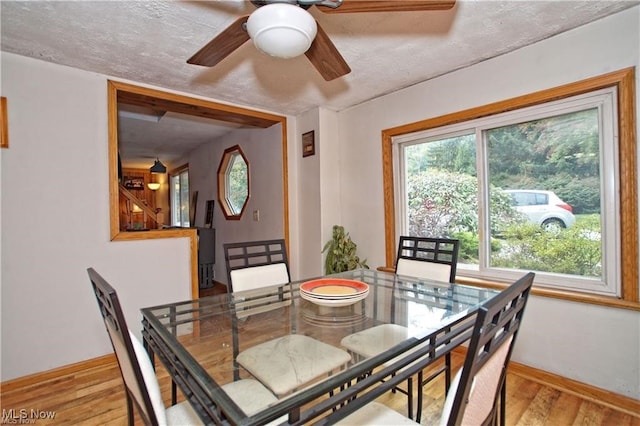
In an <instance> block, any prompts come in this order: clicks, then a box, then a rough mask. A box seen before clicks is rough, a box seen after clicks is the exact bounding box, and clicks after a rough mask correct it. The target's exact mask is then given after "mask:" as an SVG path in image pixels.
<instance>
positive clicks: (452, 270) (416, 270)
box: [341, 236, 459, 418]
mask: <svg viewBox="0 0 640 426" xmlns="http://www.w3.org/2000/svg"><path fill="white" fill-rule="evenodd" d="M458 250H459V241H458V240H455V239H448V238H428V237H408V236H401V237H400V241H399V243H398V255H397V259H396V269H395V272H396V274H398V275H408V276H412V277H420V278H426V279H434V280H438V281H447V282H450V283H453V282H454V281H455V276H456V265H457V262H458ZM407 337H408V330H407V328H406V327H404V326H401V325H398V324H382V325H379V326H376V327H372V328H370V329H368V330H364V331H362V332H359V333H354V334H351V335H349V336H346V337H345V338H344V339H342V342H341V343H342V345H343V346H344V347H345V348H347V349H348V350H349V351H350V352H352V353H354V354H356V355H359V356H361V357H371V356H374V355H376V353H379V352H380V349H381V348H380V342H386V343H388V346H389V347H391V346H394V345H396V344H398V343H400V342H402V341H404V340H406V339H407ZM367 342H369V343H370V344H367ZM442 373H445V389H446V391H447V392H448V391H449V387H450V385H451V355H450V354H447V355H445V360H444V363H443V366H442V367H440V368H438V369H437V370H435V371H432V372H431V374H429V376H428V377H427V378H422V376H421V377H420V378H421V379H422V380H419V382H418V383H419V384H418V391H419V392H422V387H423V386H424V385H425V384H426V383H429V382H430V381H432V380H433V379H435V378H436V377H438V376H439V375H440V374H442ZM395 391H399V392H402V393H404V394H405V395H407V412H408V414H409V418H413V378H412V377H409V379H407V388H406V389H402V388H401V387H397V388H395V389H394V390H393V392H395ZM420 409H421V407H420V406H418V413H417V414H416V418H419V417H420Z"/></svg>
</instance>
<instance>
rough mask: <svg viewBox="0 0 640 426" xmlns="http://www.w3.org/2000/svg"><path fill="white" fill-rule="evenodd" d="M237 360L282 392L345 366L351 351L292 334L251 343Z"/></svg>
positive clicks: (258, 377) (289, 390) (274, 388)
mask: <svg viewBox="0 0 640 426" xmlns="http://www.w3.org/2000/svg"><path fill="white" fill-rule="evenodd" d="M236 360H237V361H238V363H239V364H240V365H241V366H242V367H244V368H245V369H246V370H247V371H248V372H250V373H251V374H252V375H253V376H254V377H255V378H256V379H258V380H259V381H260V382H262V383H263V384H264V385H265V386H267V387H268V388H269V389H271V391H272V392H273V393H275V394H276V395H277V396H283V395H286V394H288V393H289V392H291V391H294V390H296V389H298V388H300V387H302V386H304V385H305V384H307V383H309V382H311V381H312V380H314V379H316V378H318V377H321V376H323V375H325V374H328V373H329V372H331V371H333V370H335V369H339V368H342V367H343V366H344V365H346V364H347V363H348V362H349V361H350V360H351V355H349V354H348V353H347V352H346V351H343V350H342V349H339V348H336V347H334V346H331V345H328V344H326V343H323V342H320V341H318V340H315V339H313V338H311V337H308V336H304V335H298V334H293V335H289V336H283V337H279V338H276V339H273V340H270V341H268V342H265V343H261V344H259V345H256V346H252V347H251V348H249V349H246V350H244V351H242V352H240V354H239V355H238V357H237V358H236Z"/></svg>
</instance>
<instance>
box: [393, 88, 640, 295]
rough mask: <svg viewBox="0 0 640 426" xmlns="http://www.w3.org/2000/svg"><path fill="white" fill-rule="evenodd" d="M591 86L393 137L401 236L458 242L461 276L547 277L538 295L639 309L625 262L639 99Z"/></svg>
mask: <svg viewBox="0 0 640 426" xmlns="http://www.w3.org/2000/svg"><path fill="white" fill-rule="evenodd" d="M590 86H591V87H590V89H591V90H579V91H574V95H573V96H570V94H571V90H569V89H568V88H564V89H566V92H567V95H566V96H558V95H557V92H553V93H551V94H549V95H548V97H549V100H548V102H540V101H538V102H535V105H532V104H531V103H529V104H527V101H526V100H523V105H522V107H520V108H514V105H515V104H516V103H517V102H516V101H517V100H510V101H506V102H505V105H506V104H507V103H508V106H503V105H497V104H496V105H490V106H488V107H486V108H485V109H486V110H490V109H491V108H492V107H494V108H495V110H496V111H495V113H493V114H478V111H477V110H472V111H470V113H469V117H470V119H467V120H462V119H460V117H461V116H464V115H465V113H464V112H463V113H459V114H458V115H455V116H453V115H452V116H451V117H439V118H437V119H433V120H429V121H430V124H436V123H437V124H439V125H431V126H429V125H425V126H423V127H422V128H420V126H416V125H415V124H414V125H410V126H409V125H408V126H407V128H414V129H415V128H418V129H419V130H417V131H416V130H413V131H406V132H403V131H402V129H391V130H389V131H387V132H388V134H387V135H385V138H386V142H387V148H386V149H387V155H385V156H384V157H385V158H388V157H390V160H391V161H386V162H385V180H387V179H388V177H389V168H390V167H392V168H393V174H392V178H393V188H394V191H393V192H392V193H391V195H392V196H393V195H395V199H394V200H390V199H389V198H390V197H389V196H387V197H386V208H387V210H388V209H389V208H390V207H392V208H393V210H394V212H395V213H394V214H393V215H391V214H390V213H389V211H387V218H389V217H394V218H395V220H394V223H393V226H394V230H393V231H394V233H395V235H413V236H433V237H451V238H458V239H459V240H460V242H461V247H460V255H459V264H458V276H459V277H469V278H477V279H481V280H489V281H491V280H499V281H510V280H513V279H515V278H516V277H519V276H521V275H522V273H523V272H525V271H536V273H537V276H536V285H537V286H538V287H548V288H555V289H561V290H567V291H570V292H571V291H578V292H587V293H596V294H600V295H603V296H614V297H620V296H622V297H624V298H625V299H628V300H632V301H637V292H638V289H637V286H638V281H637V276H638V275H637V268H638V267H637V262H635V264H633V263H631V262H627V261H625V260H624V256H625V255H629V254H631V256H634V254H633V253H635V256H636V258H637V250H638V248H637V232H638V231H637V198H636V194H635V185H636V168H635V146H634V144H635V134H634V129H633V127H634V125H631V124H628V123H626V124H628V125H629V126H630V127H628V128H623V126H622V125H621V124H620V123H621V122H622V120H620V117H619V116H620V111H619V110H620V105H625V104H626V103H625V102H626V101H625V99H627V97H628V96H629V95H630V93H629V90H628V89H625V90H623V96H622V99H621V96H620V88H619V85H617V84H603V85H601V86H597V85H594V84H590ZM556 90H557V89H556ZM575 93H577V94H575ZM537 95H540V94H537ZM631 95H633V93H631ZM540 97H542V95H540ZM530 99H531V98H529V102H530ZM623 109H624V108H623ZM629 112H630V111H628V110H624V111H622V115H624V116H625V117H626V118H629V117H630V116H631V117H632V118H633V115H632V114H631V115H630V114H629ZM629 129H631V130H629ZM620 134H622V135H623V137H622V138H620V137H619V136H620ZM621 139H623V140H621ZM626 155H632V156H633V159H632V160H631V162H629V159H628V158H626ZM630 166H632V167H633V171H632V172H631V170H630ZM390 201H391V202H392V203H393V204H391V203H390ZM632 216H635V218H634V217H632ZM625 224H626V225H629V224H631V225H632V229H626V228H624V227H625ZM634 224H635V225H634ZM388 225H389V222H387V226H388ZM623 230H624V232H623ZM629 233H630V234H631V236H630V237H629V236H628V235H627V234H629ZM388 234H389V233H388ZM395 239H397V238H394V240H395ZM387 246H388V249H387V254H388V255H387V258H389V241H387ZM634 277H635V281H634ZM625 278H631V281H625ZM625 282H626V283H627V284H626V291H625V290H624V289H623V283H625Z"/></svg>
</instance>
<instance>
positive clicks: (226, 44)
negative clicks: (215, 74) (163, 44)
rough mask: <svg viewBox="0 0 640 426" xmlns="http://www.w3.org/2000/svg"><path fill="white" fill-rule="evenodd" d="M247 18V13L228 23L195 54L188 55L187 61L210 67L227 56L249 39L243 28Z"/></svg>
mask: <svg viewBox="0 0 640 426" xmlns="http://www.w3.org/2000/svg"><path fill="white" fill-rule="evenodd" d="M247 19H249V15H245V16H241V17H240V18H238V19H236V21H235V22H234V23H233V24H231V25H229V26H228V27H227V28H226V29H225V30H224V31H222V32H221V33H220V34H218V35H217V36H216V37H215V38H214V39H213V40H211V41H210V42H209V43H207V44H205V45H204V46H203V47H202V49H200V50H198V52H197V53H196V54H195V55H193V56H192V57H190V58H189V59H188V60H187V63H189V64H194V65H203V66H205V67H212V66H214V65H216V64H217V63H218V62H220V61H222V60H223V59H224V58H226V57H227V56H229V55H230V54H231V53H232V52H233V51H234V50H236V49H237V48H238V47H240V46H242V45H243V44H244V42H246V41H247V40H249V34H248V33H247V31H246V30H245V29H244V24H245V23H246V22H247Z"/></svg>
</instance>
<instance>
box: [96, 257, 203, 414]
mask: <svg viewBox="0 0 640 426" xmlns="http://www.w3.org/2000/svg"><path fill="white" fill-rule="evenodd" d="M87 272H88V273H89V279H90V280H91V285H92V288H93V291H94V294H95V296H96V300H97V301H98V307H99V308H100V313H101V314H102V318H103V320H104V324H105V326H106V328H107V333H108V334H109V338H110V340H111V344H112V346H113V350H114V352H115V354H116V358H117V360H118V365H119V366H120V373H121V374H122V380H123V382H124V385H125V391H126V392H125V394H126V399H127V413H128V417H129V425H133V423H134V415H133V406H134V405H135V407H136V409H137V410H138V413H140V416H141V417H142V420H143V421H144V424H145V425H158V424H168V425H172V424H173V425H185V424H189V425H197V424H202V422H201V420H200V418H199V417H198V415H197V414H196V413H195V411H193V408H191V405H190V404H189V403H187V402H183V403H180V404H176V405H173V406H171V407H169V408H168V409H167V408H165V405H164V402H163V400H162V395H161V393H160V386H159V385H158V379H157V378H156V374H155V370H154V368H153V365H152V364H151V360H150V359H149V356H148V355H147V352H146V351H145V349H144V347H143V346H142V343H140V341H139V340H138V339H137V338H136V337H135V336H134V335H133V334H131V332H130V331H129V329H128V328H127V323H126V321H125V319H124V314H123V313H122V307H121V306H120V301H119V299H118V295H117V293H116V291H115V289H114V288H113V287H112V286H111V285H110V284H109V283H108V282H107V281H105V280H104V278H102V277H101V276H100V275H99V274H98V273H97V272H96V271H95V270H94V269H93V268H89V269H88V270H87Z"/></svg>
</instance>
